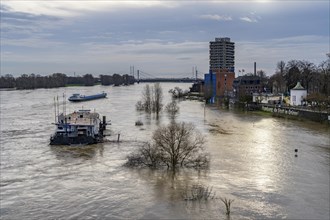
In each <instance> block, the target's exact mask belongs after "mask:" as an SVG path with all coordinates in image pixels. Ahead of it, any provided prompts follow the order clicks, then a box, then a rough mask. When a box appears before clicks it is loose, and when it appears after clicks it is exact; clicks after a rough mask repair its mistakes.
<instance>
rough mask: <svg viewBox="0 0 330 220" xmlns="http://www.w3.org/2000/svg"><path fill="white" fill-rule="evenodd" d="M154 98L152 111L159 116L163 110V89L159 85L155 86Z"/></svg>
mask: <svg viewBox="0 0 330 220" xmlns="http://www.w3.org/2000/svg"><path fill="white" fill-rule="evenodd" d="M152 98H153V100H152V110H153V112H155V113H156V114H157V115H158V114H159V112H160V111H161V110H162V108H163V89H162V87H161V86H160V84H159V83H155V84H154V87H153V93H152Z"/></svg>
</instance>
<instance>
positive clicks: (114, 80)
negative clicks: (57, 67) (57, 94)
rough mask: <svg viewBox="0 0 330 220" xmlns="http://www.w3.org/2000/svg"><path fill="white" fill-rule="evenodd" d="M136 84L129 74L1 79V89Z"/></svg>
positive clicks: (31, 75) (57, 74) (57, 75)
mask: <svg viewBox="0 0 330 220" xmlns="http://www.w3.org/2000/svg"><path fill="white" fill-rule="evenodd" d="M134 82H135V78H134V77H133V76H130V75H128V74H125V75H119V74H113V75H100V76H99V77H94V76H93V75H92V74H85V75H83V76H67V75H65V74H63V73H54V74H52V75H50V76H41V75H36V74H29V75H28V74H22V75H21V76H19V77H16V78H15V77H13V76H12V75H10V74H7V75H5V76H1V77H0V88H7V89H9V88H16V89H37V88H58V87H64V86H69V85H82V86H94V85H96V84H101V85H115V86H119V85H130V84H134Z"/></svg>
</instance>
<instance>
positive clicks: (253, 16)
mask: <svg viewBox="0 0 330 220" xmlns="http://www.w3.org/2000/svg"><path fill="white" fill-rule="evenodd" d="M240 20H242V21H246V22H249V23H257V22H258V21H259V20H261V17H260V16H258V15H256V13H255V12H250V14H249V15H246V16H244V17H240Z"/></svg>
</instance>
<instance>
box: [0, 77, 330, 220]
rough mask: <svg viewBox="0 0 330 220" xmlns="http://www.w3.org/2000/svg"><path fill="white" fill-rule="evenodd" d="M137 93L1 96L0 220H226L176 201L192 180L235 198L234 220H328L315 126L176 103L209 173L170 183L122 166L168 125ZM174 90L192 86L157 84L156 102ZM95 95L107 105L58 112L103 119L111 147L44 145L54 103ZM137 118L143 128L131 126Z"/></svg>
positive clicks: (327, 145) (326, 145) (132, 89)
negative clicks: (142, 105) (201, 147)
mask: <svg viewBox="0 0 330 220" xmlns="http://www.w3.org/2000/svg"><path fill="white" fill-rule="evenodd" d="M143 86H144V84H140V85H134V86H128V87H102V86H94V87H71V88H59V89H38V90H29V91H1V140H0V141H1V184H0V190H1V198H0V199H1V203H0V215H1V219H118V218H119V219H123V218H134V219H136V218H137V219H138V218H151V219H159V218H167V219H171V218H172V219H178V218H181V219H191V218H195V219H214V218H225V214H224V213H225V209H224V205H223V204H222V203H221V201H220V200H219V199H213V200H209V201H206V202H201V203H198V202H186V201H184V200H183V199H182V191H184V190H185V188H186V187H187V186H191V185H192V184H196V183H201V184H204V185H206V186H210V187H213V191H214V192H215V193H216V198H219V197H220V196H221V197H227V198H231V199H234V200H235V201H234V203H233V207H232V215H231V217H232V219H250V218H290V219H328V218H329V159H330V156H329V155H330V140H329V129H328V128H327V127H325V126H323V125H319V124H315V123H304V122H299V121H288V120H284V119H277V118H272V117H267V116H259V115H256V114H253V113H240V112H234V111H226V110H219V109H217V108H214V107H206V108H204V104H203V103H200V102H195V101H181V102H180V103H179V106H180V113H179V115H178V117H177V119H176V120H177V121H186V122H193V123H194V124H195V125H196V127H197V129H198V130H199V131H201V132H202V133H203V134H204V135H205V136H206V139H207V144H206V150H207V151H208V152H209V153H210V154H211V166H210V169H209V170H205V171H195V170H186V169H183V170H180V171H179V172H177V173H176V175H174V176H173V174H172V173H171V172H168V171H167V170H157V171H156V170H149V169H129V168H126V167H123V164H124V163H125V159H126V156H127V155H128V154H129V153H131V152H133V151H134V150H135V149H136V148H137V147H139V146H141V145H142V144H143V143H144V142H145V141H147V140H149V139H150V137H151V135H152V131H153V130H154V129H156V128H157V127H158V126H159V125H164V124H167V123H168V122H169V119H168V117H167V115H166V114H165V113H162V114H161V115H160V118H159V120H156V119H155V116H153V115H151V116H150V115H145V114H144V113H139V112H136V111H135V103H136V102H137V101H138V100H139V99H140V97H141V91H142V88H143ZM175 86H179V87H181V88H188V87H189V86H190V84H162V87H163V90H164V94H165V100H164V104H166V103H168V102H169V101H170V97H169V96H168V94H167V91H168V90H169V89H170V88H174V87H175ZM100 91H105V92H107V93H108V98H107V99H100V100H94V101H90V102H85V103H67V105H66V109H67V112H71V111H74V110H77V109H80V108H82V107H83V108H84V109H92V110H94V109H96V111H97V112H99V113H100V114H101V115H106V116H107V118H108V119H111V121H112V125H111V126H109V128H110V131H111V133H112V136H110V137H109V142H105V143H102V144H97V145H91V146H84V147H79V146H74V147H66V146H49V145H48V144H49V137H50V135H51V134H52V133H53V131H54V125H52V123H53V122H54V109H53V97H54V96H56V95H58V96H59V97H62V95H63V93H64V92H65V93H66V95H67V96H69V95H70V94H72V93H76V92H78V93H79V92H80V93H86V94H87V93H89V94H92V93H97V92H100ZM60 100H61V98H60ZM60 107H61V108H62V107H63V106H62V105H61V106H60ZM204 112H205V117H204ZM137 120H141V121H143V123H144V125H143V126H142V127H136V126H134V124H135V121H137ZM119 133H120V134H121V136H120V137H121V142H120V143H117V142H116V140H117V134H119ZM296 148H297V149H298V150H299V151H298V156H297V157H295V155H294V149H296Z"/></svg>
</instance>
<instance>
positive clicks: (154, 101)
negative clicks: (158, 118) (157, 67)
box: [136, 83, 163, 115]
mask: <svg viewBox="0 0 330 220" xmlns="http://www.w3.org/2000/svg"><path fill="white" fill-rule="evenodd" d="M162 108H163V90H162V87H161V86H160V85H159V83H155V84H154V86H153V87H151V88H150V86H149V84H147V85H146V86H145V87H144V89H143V91H142V100H140V101H138V102H137V103H136V109H137V110H139V111H143V110H144V111H145V112H148V113H151V112H154V113H156V114H157V115H158V114H159V112H160V111H161V110H162Z"/></svg>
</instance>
